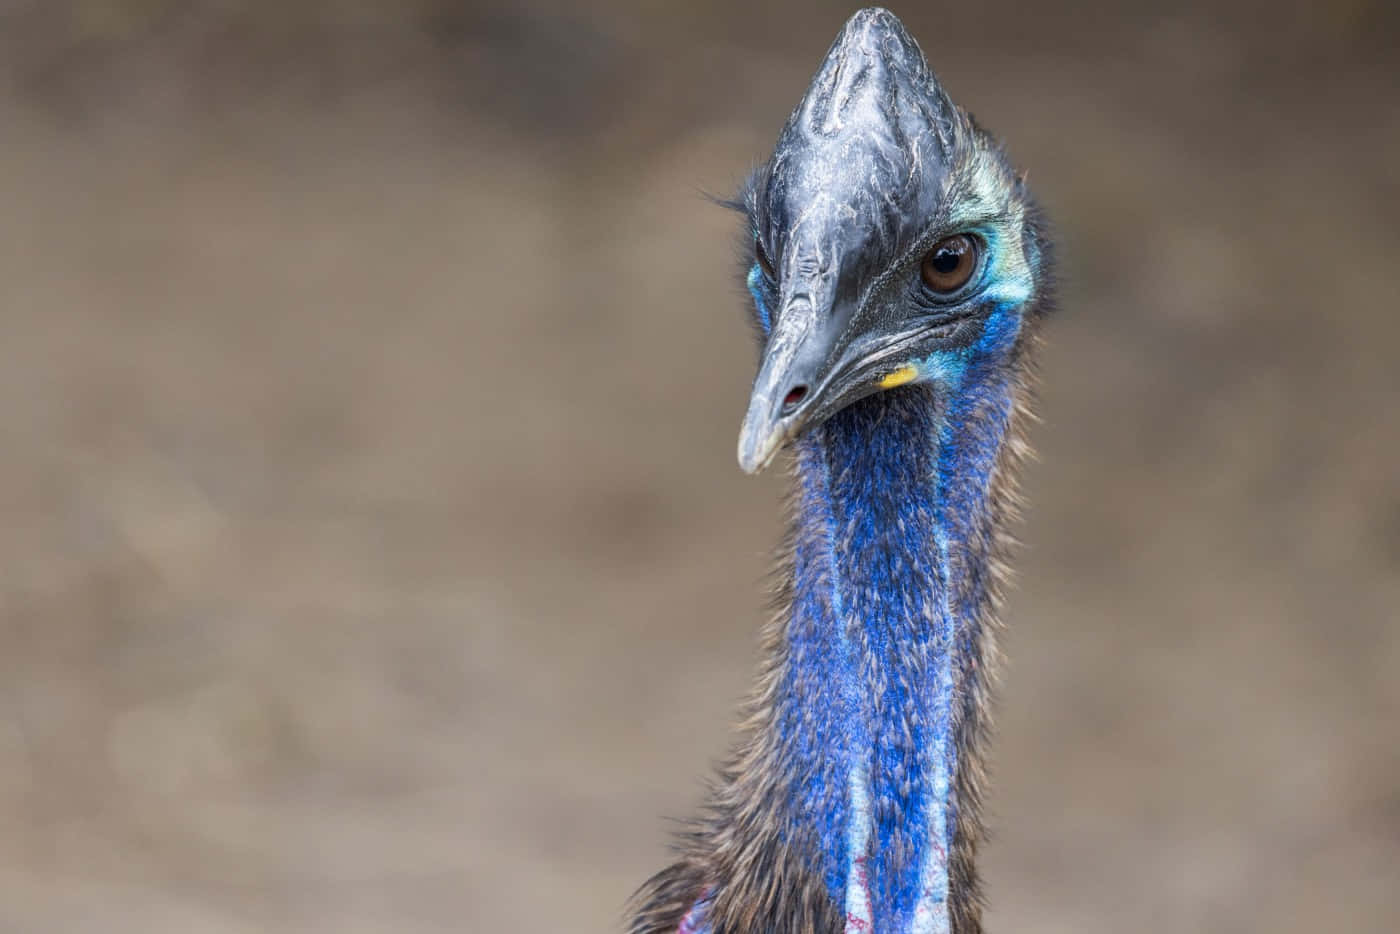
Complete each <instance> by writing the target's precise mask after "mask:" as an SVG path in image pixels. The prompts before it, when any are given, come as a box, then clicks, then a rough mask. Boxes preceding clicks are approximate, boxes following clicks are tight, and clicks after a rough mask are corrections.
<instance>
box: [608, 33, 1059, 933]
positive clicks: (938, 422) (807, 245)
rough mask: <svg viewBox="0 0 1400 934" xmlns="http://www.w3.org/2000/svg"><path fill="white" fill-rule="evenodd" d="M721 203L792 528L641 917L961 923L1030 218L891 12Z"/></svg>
mask: <svg viewBox="0 0 1400 934" xmlns="http://www.w3.org/2000/svg"><path fill="white" fill-rule="evenodd" d="M735 204H736V206H738V207H740V208H741V209H742V211H743V213H744V215H745V218H746V220H747V224H748V226H747V231H746V233H747V236H746V238H745V241H746V244H747V243H748V242H750V238H751V244H752V246H751V249H752V266H751V268H750V269H749V271H748V274H747V285H748V289H749V292H750V293H751V294H752V297H753V311H754V318H755V321H756V325H757V330H758V331H759V332H760V334H761V348H762V353H761V362H760V365H759V369H758V375H757V377H756V379H755V380H754V384H753V391H752V396H751V397H750V401H749V406H748V413H747V415H746V416H745V417H744V422H743V427H742V429H741V431H740V435H739V465H740V466H741V467H742V468H743V469H744V470H745V471H748V472H751V473H752V472H756V471H758V470H761V469H762V468H763V467H765V466H766V465H767V464H768V463H769V462H770V461H771V460H773V458H774V456H775V455H776V454H777V452H778V451H779V450H780V449H781V448H784V447H785V446H788V447H790V448H791V449H792V452H793V458H792V474H793V486H794V494H793V499H792V520H791V532H790V535H789V538H788V541H787V544H786V547H785V549H784V557H783V559H782V568H781V573H780V577H779V580H780V582H781V583H780V585H779V589H778V594H777V600H776V606H777V610H776V613H775V614H774V615H773V617H772V619H771V621H770V623H769V624H768V627H767V629H766V631H765V637H764V661H763V663H762V666H761V671H760V673H759V677H758V684H757V687H756V689H755V691H754V693H753V696H752V698H751V700H750V702H749V704H748V708H747V711H746V716H745V719H744V721H743V724H742V732H741V737H740V739H739V741H738V743H737V745H736V747H735V750H734V752H733V754H732V756H731V757H730V758H729V759H728V760H727V762H726V763H725V764H724V765H723V767H722V768H721V769H720V770H719V775H718V777H717V780H716V781H715V783H714V786H713V790H712V792H711V794H710V796H709V799H708V801H707V803H706V806H705V809H704V811H703V813H702V814H701V816H700V817H698V818H697V819H695V820H694V821H693V822H692V823H690V824H689V825H688V828H687V830H686V832H684V833H682V835H681V836H680V839H679V841H678V855H677V858H676V861H675V862H674V863H673V864H672V865H671V866H669V867H667V868H666V869H663V870H662V871H661V872H659V873H658V874H657V875H656V876H654V877H653V878H652V879H651V880H650V881H649V882H647V883H646V884H645V885H644V886H643V888H642V889H641V891H640V892H639V893H638V894H637V896H636V897H635V900H634V907H633V909H632V915H631V918H630V931H632V932H633V934H651V932H666V934H674V932H678V931H679V932H687V934H699V932H707V934H800V932H822V934H827V932H841V931H844V932H847V934H851V932H879V934H934V932H953V934H975V932H978V931H980V930H981V901H980V894H979V883H978V877H977V871H976V866H975V861H976V854H977V847H978V844H979V842H980V841H981V839H982V837H983V826H982V821H981V817H980V810H981V799H982V795H983V789H984V777H983V762H982V754H981V748H982V746H983V745H984V740H985V739H986V736H987V732H988V716H989V714H988V692H989V688H990V679H991V673H990V671H989V669H990V668H991V666H992V663H993V662H994V661H995V658H996V652H995V648H994V645H993V636H994V634H995V632H996V629H997V625H998V624H997V621H996V613H997V606H998V602H999V598H1000V591H1001V588H1002V584H1003V582H1004V580H1005V578H1006V573H1007V568H1006V563H1005V559H1006V554H1007V550H1008V547H1009V544H1010V540H1009V538H1008V536H1007V534H1006V532H1005V531H1004V528H1005V526H1006V525H1007V523H1008V521H1009V520H1010V519H1011V518H1012V517H1013V515H1014V513H1015V512H1016V494H1015V491H1014V477H1015V474H1016V468H1017V465H1018V463H1019V462H1020V461H1021V460H1022V459H1023V458H1024V457H1025V455H1026V453H1027V447H1026V444H1025V443H1024V441H1023V440H1022V435H1021V431H1022V428H1023V426H1024V424H1025V422H1026V421H1027V419H1028V417H1029V416H1028V414H1027V403H1028V395H1029V383H1030V377H1031V374H1030V367H1031V355H1032V352H1033V350H1034V347H1035V345H1036V342H1037V333H1038V331H1039V327H1040V324H1041V321H1042V318H1043V317H1044V315H1045V312H1046V311H1047V309H1048V308H1049V306H1050V303H1051V297H1050V281H1051V268H1050V267H1051V262H1050V247H1049V243H1048V240H1047V236H1046V232H1045V226H1044V222H1043V220H1042V218H1041V214H1040V211H1039V210H1038V209H1037V207H1036V205H1035V203H1034V202H1033V201H1032V199H1031V196H1030V194H1029V192H1028V191H1027V190H1026V186H1025V182H1024V179H1023V178H1022V177H1021V176H1020V175H1018V174H1017V173H1016V172H1015V171H1014V170H1013V169H1012V168H1011V166H1010V165H1009V164H1008V162H1007V159H1006V157H1005V156H1004V155H1003V153H1002V151H1001V148H1000V147H999V145H998V144H997V143H996V141H995V140H993V139H992V137H991V136H989V135H988V134H987V133H986V132H985V131H984V130H983V129H982V128H981V127H979V126H978V125H977V123H976V122H974V120H973V119H972V117H971V116H970V115H968V114H967V113H965V112H963V111H961V110H959V109H958V108H957V107H956V106H954V105H953V103H952V102H951V101H950V100H949V99H948V96H947V95H946V93H945V92H944V90H943V88H942V87H941V86H940V84H939V83H938V81H937V79H936V78H935V77H934V76H933V74H932V73H931V72H930V70H929V67H928V64H927V63H926V61H925V59H924V56H923V53H922V52H921V51H920V50H919V47H918V45H916V44H915V42H914V41H913V39H911V38H910V37H909V35H908V34H907V33H906V32H905V30H904V27H903V26H902V24H901V23H900V22H899V20H898V19H896V18H895V17H894V16H893V15H892V14H891V13H889V12H887V11H885V10H879V9H871V10H862V11H860V12H859V13H856V14H855V15H854V16H853V17H852V18H851V19H850V21H849V22H847V23H846V25H845V27H844V28H843V29H842V31H841V34H840V35H839V36H838V37H837V39H836V42H835V44H834V45H832V47H831V49H830V51H829V52H828V53H827V56H826V59H825V61H824V62H823V63H822V65H821V68H820V69H819V70H818V72H817V74H816V76H815V77H814V78H813V79H812V83H811V86H810V88H809V89H808V91H807V93H806V96H805V97H804V98H803V99H802V102H801V103H800V104H799V105H798V107H797V109H796V110H795V111H794V112H793V113H792V116H791V117H789V118H788V121H787V123H786V125H785V126H784V127H783V130H782V133H781V135H780V137H779V139H778V143H777V147H776V149H775V150H774V152H773V155H772V157H771V158H770V159H769V160H768V162H767V163H766V164H765V165H763V166H762V167H761V168H760V169H759V170H758V171H757V172H756V173H755V174H754V175H753V177H752V178H751V179H750V180H749V182H748V183H747V185H746V186H745V188H744V190H743V192H742V195H741V197H740V198H739V199H738V200H737V201H736V202H735ZM746 249H748V247H747V246H746Z"/></svg>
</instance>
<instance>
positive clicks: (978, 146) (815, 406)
mask: <svg viewBox="0 0 1400 934" xmlns="http://www.w3.org/2000/svg"><path fill="white" fill-rule="evenodd" d="M742 201H743V207H744V210H745V213H746V215H747V217H748V220H749V225H750V228H751V231H752V234H753V265H752V267H751V268H750V270H749V273H748V282H747V284H748V286H749V291H750V292H751V293H752V294H753V297H754V310H755V315H756V318H757V323H758V326H759V329H760V330H761V331H762V333H763V334H764V348H763V355H762V362H761V364H760V367H759V371H758V376H757V378H756V379H755V381H754V386H753V394H752V396H751V398H750V401H749V409H748V414H747V415H746V416H745V418H744V425H743V428H742V430H741V432H740V436H739V464H740V466H741V467H742V468H743V469H744V470H746V471H748V472H750V473H753V472H757V471H758V470H761V469H762V468H763V467H764V466H765V465H767V464H768V462H769V461H771V460H772V458H773V456H774V454H775V453H776V452H777V450H778V449H779V448H780V447H781V446H782V444H783V443H784V442H785V441H787V440H789V439H791V438H793V437H794V436H796V435H797V434H799V433H800V432H801V431H802V430H803V429H804V428H808V427H811V426H814V425H817V424H820V423H821V422H822V421H824V420H825V419H827V418H829V417H830V416H831V415H833V414H834V413H836V412H838V411H840V410H841V409H843V408H845V407H846V406H849V405H850V404H852V403H853V402H856V401H857V400H860V399H862V398H865V397H866V396H869V395H872V394H874V393H877V392H882V391H885V390H890V389H894V388H895V387H898V386H903V385H906V384H909V383H916V382H922V383H931V384H934V388H935V389H940V388H941V389H944V390H947V391H946V392H944V393H938V394H936V395H940V396H941V397H944V398H950V397H951V396H952V395H954V394H955V393H956V390H957V387H958V385H959V383H960V382H961V380H962V376H963V374H964V373H965V372H966V371H967V370H968V368H969V367H970V366H974V365H975V366H978V367H983V368H985V367H988V366H1005V367H1012V366H1014V365H1015V361H1016V360H1017V358H1018V349H1019V346H1020V344H1021V337H1022V334H1023V328H1022V326H1021V325H1022V323H1023V319H1024V318H1025V317H1026V316H1027V315H1029V314H1031V313H1033V311H1034V309H1036V308H1039V307H1042V306H1043V305H1044V302H1043V301H1042V297H1043V296H1042V293H1043V291H1044V286H1043V281H1044V279H1045V278H1046V268H1047V265H1048V264H1047V263H1046V261H1045V260H1046V257H1045V256H1044V253H1045V250H1046V246H1045V241H1044V238H1043V236H1042V235H1041V233H1040V231H1039V228H1038V225H1039V212H1038V211H1037V210H1036V208H1035V206H1034V204H1033V202H1032V201H1031V199H1030V195H1029V193H1028V192H1027V191H1026V189H1025V186H1024V184H1023V181H1022V179H1020V178H1018V177H1017V176H1016V174H1015V173H1014V172H1013V171H1012V170H1011V168H1010V167H1009V165H1008V164H1007V162H1006V160H1005V157H1004V156H1003V155H1002V153H1001V150H1000V148H999V146H998V145H997V143H996V142H995V141H994V140H993V139H992V138H991V137H990V136H989V135H988V134H987V133H985V132H984V131H983V130H982V129H980V128H979V127H978V126H977V125H976V124H975V123H974V122H973V120H972V119H971V118H970V117H969V116H968V115H967V114H965V113H964V112H962V111H960V110H959V109H958V108H956V107H955V106H954V105H953V103H952V102H951V101H950V100H949V99H948V96H947V94H946V93H945V92H944V91H943V88H942V87H941V86H940V85H939V83H938V80H937V79H936V78H935V77H934V76H933V74H932V72H930V70H929V67H928V64H927V62H926V61H925V60H924V56H923V53H922V52H921V51H920V50H919V47H918V45H917V44H916V43H915V42H914V40H913V39H912V38H910V36H909V34H908V33H907V32H905V30H904V27H903V25H901V23H900V22H899V20H898V19H897V18H895V16H894V15H893V14H891V13H889V12H888V11H886V10H881V9H869V10H862V11H860V12H859V13H857V14H856V15H855V16H853V17H852V18H851V19H850V20H849V21H848V22H847V23H846V26H845V28H844V29H843V30H842V32H841V35H840V36H838V37H837V39H836V42H835V43H834V44H833V45H832V47H831V49H830V51H829V52H828V53H827V56H826V59H825V61H824V62H823V63H822V66H821V68H820V69H819V70H818V72H817V74H816V76H815V77H814V78H813V79H812V84H811V87H810V88H809V89H808V91H807V94H806V96H805V97H804V98H803V99H802V102H801V103H800V104H799V105H798V107H797V109H796V110H795V111H794V112H793V114H792V116H791V117H789V118H788V121H787V124H786V125H785V126H784V127H783V131H782V134H781V136H780V137H779V139H778V144H777V148H776V149H775V151H774V152H773V156H772V158H771V159H769V160H768V162H767V164H766V165H764V166H763V167H762V168H760V169H759V170H758V171H757V172H756V173H755V174H754V176H753V178H752V179H751V180H750V181H749V183H748V185H747V186H746V188H745V190H744V193H743V197H742Z"/></svg>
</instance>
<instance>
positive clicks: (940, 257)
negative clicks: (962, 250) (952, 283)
mask: <svg viewBox="0 0 1400 934" xmlns="http://www.w3.org/2000/svg"><path fill="white" fill-rule="evenodd" d="M961 260H962V257H961V256H959V255H958V254H957V253H954V252H953V251H952V250H949V249H942V250H939V251H938V252H937V253H935V254H934V255H933V260H932V263H933V268H934V269H936V270H938V271H939V272H941V273H943V274H944V275H945V276H946V275H947V274H948V273H950V272H953V271H955V270H956V269H957V268H958V263H959V262H960V261H961Z"/></svg>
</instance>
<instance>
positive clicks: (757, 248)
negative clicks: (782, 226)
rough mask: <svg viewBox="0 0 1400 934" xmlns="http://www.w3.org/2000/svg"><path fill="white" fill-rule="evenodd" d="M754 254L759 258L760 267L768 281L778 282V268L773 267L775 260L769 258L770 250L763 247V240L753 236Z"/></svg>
mask: <svg viewBox="0 0 1400 934" xmlns="http://www.w3.org/2000/svg"><path fill="white" fill-rule="evenodd" d="M753 255H754V258H755V259H757V260H758V268H759V269H762V270H763V274H764V275H765V276H767V277H768V281H769V282H777V281H778V273H777V270H775V269H774V268H773V261H772V260H771V259H769V258H768V251H767V250H765V249H764V248H763V241H762V240H760V239H759V238H758V237H754V238H753Z"/></svg>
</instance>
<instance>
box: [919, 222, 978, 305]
mask: <svg viewBox="0 0 1400 934" xmlns="http://www.w3.org/2000/svg"><path fill="white" fill-rule="evenodd" d="M976 271H977V241H976V240H974V239H973V238H972V237H969V236H968V235H967V234H957V235H956V236H952V237H948V238H946V239H943V240H940V241H938V242H937V243H935V244H934V245H933V249H931V250H929V251H928V254H927V255H926V256H924V262H923V265H921V266H920V267H919V275H920V276H922V277H923V280H924V285H926V286H928V287H929V289H930V290H931V291H933V292H937V293H939V294H943V295H946V294H948V293H949V292H956V291H957V290H958V289H960V288H962V287H963V286H965V285H967V280H969V279H971V278H972V274H973V273H974V272H976Z"/></svg>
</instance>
